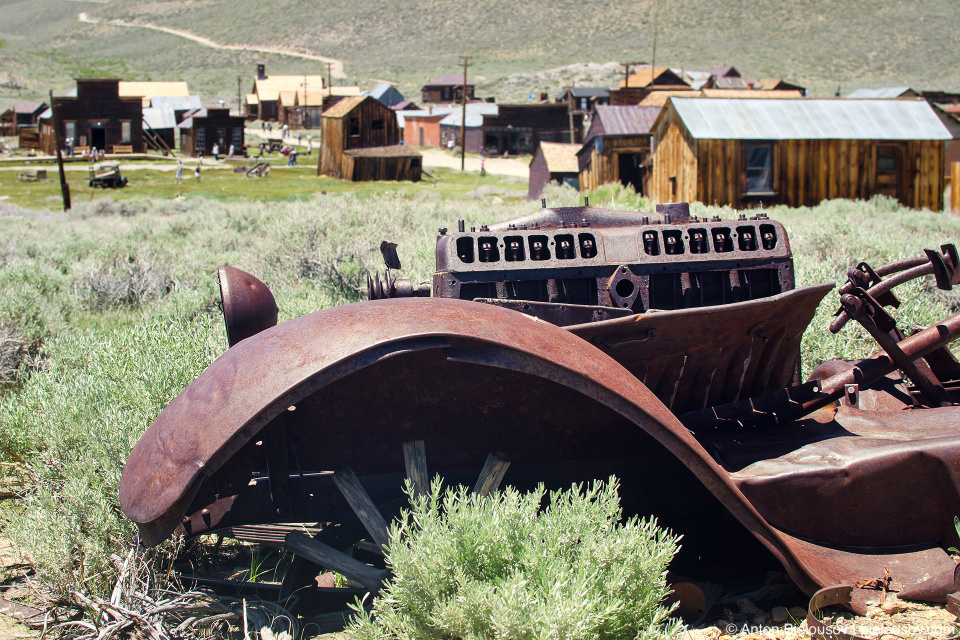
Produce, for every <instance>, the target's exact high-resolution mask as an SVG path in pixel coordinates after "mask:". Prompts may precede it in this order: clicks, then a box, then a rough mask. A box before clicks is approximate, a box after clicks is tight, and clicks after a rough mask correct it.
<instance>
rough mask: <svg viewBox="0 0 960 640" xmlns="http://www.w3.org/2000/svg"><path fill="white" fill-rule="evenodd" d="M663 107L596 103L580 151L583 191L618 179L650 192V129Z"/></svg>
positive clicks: (579, 161)
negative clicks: (599, 105) (598, 104)
mask: <svg viewBox="0 0 960 640" xmlns="http://www.w3.org/2000/svg"><path fill="white" fill-rule="evenodd" d="M660 111H661V109H660V107H640V106H635V105H634V106H624V105H617V106H614V105H610V106H601V107H597V113H596V115H595V116H594V118H593V120H592V121H591V122H590V129H588V130H587V138H586V140H585V141H584V143H583V146H582V147H581V148H580V150H579V151H577V163H578V164H577V168H578V170H579V172H580V190H581V191H582V192H586V191H592V190H594V189H596V188H597V187H599V186H600V185H603V184H608V183H617V182H619V183H620V184H623V185H624V186H627V185H629V186H631V187H632V188H633V190H634V191H636V192H637V193H638V194H640V195H649V194H648V187H647V183H648V182H649V179H650V163H651V145H650V139H651V131H652V129H653V123H654V122H656V120H657V116H658V115H660Z"/></svg>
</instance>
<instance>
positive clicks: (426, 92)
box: [420, 73, 474, 104]
mask: <svg viewBox="0 0 960 640" xmlns="http://www.w3.org/2000/svg"><path fill="white" fill-rule="evenodd" d="M463 90H464V85H463V76H462V75H460V74H457V73H447V74H444V75H442V76H440V77H439V78H434V79H433V80H431V81H430V82H428V83H426V84H425V85H423V86H422V87H421V88H420V102H425V103H433V104H438V103H439V104H443V103H450V102H463ZM466 90H467V102H470V101H471V100H473V99H474V96H473V90H474V85H473V83H472V82H467V85H466Z"/></svg>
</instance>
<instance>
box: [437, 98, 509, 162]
mask: <svg viewBox="0 0 960 640" xmlns="http://www.w3.org/2000/svg"><path fill="white" fill-rule="evenodd" d="M437 111H438V109H436V108H435V109H434V110H433V112H434V113H436V112H437ZM498 113H500V107H499V106H498V105H495V104H493V103H492V102H474V103H472V104H467V121H466V126H464V127H463V128H462V130H461V127H460V123H461V122H463V105H460V106H454V107H451V108H450V109H449V112H448V113H447V115H446V116H445V117H444V118H443V119H442V120H441V121H440V146H442V147H446V148H450V147H455V146H460V144H461V142H460V134H461V132H462V133H463V134H464V135H465V137H466V141H465V142H464V143H463V144H464V149H465V150H466V151H467V152H468V153H480V150H481V148H482V147H483V123H484V118H485V117H487V116H496V115H497V114H498Z"/></svg>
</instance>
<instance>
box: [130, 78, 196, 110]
mask: <svg viewBox="0 0 960 640" xmlns="http://www.w3.org/2000/svg"><path fill="white" fill-rule="evenodd" d="M118 92H119V94H120V97H121V98H140V101H141V103H142V106H143V107H144V108H146V107H152V106H153V99H154V98H181V99H184V100H186V99H188V98H189V97H190V89H189V88H187V83H186V82H182V81H177V82H128V81H125V80H121V81H120V86H119V91H118Z"/></svg>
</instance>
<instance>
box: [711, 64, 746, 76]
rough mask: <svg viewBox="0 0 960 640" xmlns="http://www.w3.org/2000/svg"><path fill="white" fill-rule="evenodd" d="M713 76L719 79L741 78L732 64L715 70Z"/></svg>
mask: <svg viewBox="0 0 960 640" xmlns="http://www.w3.org/2000/svg"><path fill="white" fill-rule="evenodd" d="M713 75H714V76H716V77H717V78H739V77H740V72H739V71H737V68H736V67H734V66H733V65H732V64H725V65H721V66H719V67H717V68H716V69H714V70H713Z"/></svg>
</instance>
